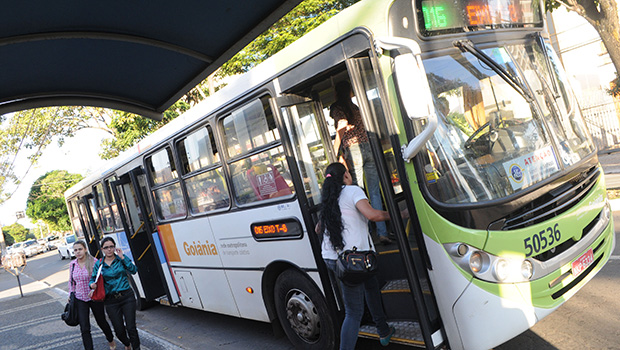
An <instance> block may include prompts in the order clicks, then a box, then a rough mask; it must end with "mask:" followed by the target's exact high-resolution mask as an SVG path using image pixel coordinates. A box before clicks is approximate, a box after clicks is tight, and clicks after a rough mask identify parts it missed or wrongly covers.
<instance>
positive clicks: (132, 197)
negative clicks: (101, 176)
mask: <svg viewBox="0 0 620 350" xmlns="http://www.w3.org/2000/svg"><path fill="white" fill-rule="evenodd" d="M111 190H112V193H113V195H114V198H116V201H117V202H118V203H121V206H122V208H123V210H119V214H120V216H121V221H122V223H123V227H124V229H125V233H126V235H127V240H128V242H129V246H130V248H131V251H132V253H133V255H134V257H135V261H134V263H135V264H136V267H137V268H138V276H140V283H141V286H142V289H143V291H144V295H141V296H140V298H142V299H144V300H140V301H141V302H147V303H148V302H149V301H153V300H158V299H161V298H162V297H167V302H168V303H172V304H175V303H177V302H179V298H178V295H177V293H176V291H175V290H172V293H171V289H170V286H173V285H174V284H172V283H173V282H172V279H171V278H170V271H169V269H168V265H167V262H166V259H165V257H164V254H163V251H162V249H161V243H160V241H159V237H158V234H157V229H156V228H155V225H154V223H153V213H152V211H151V210H150V206H149V205H148V202H147V193H148V192H147V189H146V177H145V175H144V172H143V171H142V168H141V167H136V168H134V169H133V170H131V171H129V172H128V173H126V174H124V175H122V176H120V178H119V179H118V180H116V181H112V182H111ZM164 300H166V299H164ZM164 303H165V302H164ZM139 306H140V304H139ZM143 306H144V307H145V306H146V305H143Z"/></svg>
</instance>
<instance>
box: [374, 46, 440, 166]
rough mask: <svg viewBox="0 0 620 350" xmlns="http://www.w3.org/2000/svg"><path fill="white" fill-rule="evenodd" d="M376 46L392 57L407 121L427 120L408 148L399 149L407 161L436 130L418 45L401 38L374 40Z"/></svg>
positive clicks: (435, 121) (432, 107)
mask: <svg viewBox="0 0 620 350" xmlns="http://www.w3.org/2000/svg"><path fill="white" fill-rule="evenodd" d="M376 46H377V47H378V48H379V49H380V50H382V51H388V52H389V53H390V56H391V57H393V58H394V73H395V75H396V79H395V80H396V84H397V87H398V92H399V94H400V97H401V101H402V103H403V105H404V107H405V112H406V113H407V116H408V117H409V119H411V120H414V121H415V120H424V119H426V121H427V123H426V127H425V128H424V130H423V131H422V132H421V133H419V134H418V135H416V136H415V137H414V138H413V139H411V140H410V141H409V144H408V145H403V146H402V153H403V159H404V160H405V161H407V162H409V161H411V159H412V158H413V157H415V155H416V154H417V153H418V152H419V151H420V149H422V147H423V146H424V144H425V143H426V142H427V141H428V140H429V139H430V138H431V136H432V135H433V133H435V129H437V114H436V113H435V107H434V106H433V103H432V102H433V98H432V94H431V89H430V86H429V84H428V80H427V78H426V72H425V71H424V66H423V65H422V58H421V50H420V46H419V45H418V43H416V42H415V41H413V40H411V39H406V38H400V37H381V38H377V39H376Z"/></svg>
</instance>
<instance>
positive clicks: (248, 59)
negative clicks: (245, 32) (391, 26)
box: [218, 0, 359, 76]
mask: <svg viewBox="0 0 620 350" xmlns="http://www.w3.org/2000/svg"><path fill="white" fill-rule="evenodd" d="M358 1H359V0H305V1H303V2H302V3H300V4H299V5H298V6H297V7H295V8H294V9H293V10H292V11H291V12H289V13H288V14H287V15H286V16H284V17H282V18H281V19H280V20H279V21H278V22H276V23H275V24H274V25H273V26H271V28H269V29H268V30H267V31H266V32H265V33H263V34H261V35H260V36H259V37H258V38H256V39H255V40H254V41H252V42H251V43H250V44H248V45H247V46H246V47H245V48H243V50H241V51H240V52H239V53H237V54H236V55H235V56H234V57H233V58H231V59H230V60H229V61H228V62H226V63H225V64H224V65H222V68H221V69H220V71H219V73H218V75H219V76H228V75H235V74H241V73H245V72H247V71H248V70H250V69H251V68H252V67H254V66H256V65H257V64H259V63H261V62H263V61H264V60H266V59H267V58H269V57H271V56H273V55H274V54H275V53H277V52H278V51H280V50H282V49H283V48H285V47H286V46H288V45H289V44H291V43H292V42H294V41H295V40H297V39H299V38H301V37H302V36H303V35H304V34H306V33H307V32H309V31H311V30H312V29H314V28H316V27H317V26H319V25H320V24H321V23H323V22H325V21H327V20H328V19H329V18H331V17H332V16H334V15H335V14H337V13H338V12H340V11H341V10H343V9H345V8H346V7H349V6H351V5H352V4H354V3H356V2H358Z"/></svg>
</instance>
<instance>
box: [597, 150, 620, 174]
mask: <svg viewBox="0 0 620 350" xmlns="http://www.w3.org/2000/svg"><path fill="white" fill-rule="evenodd" d="M598 161H599V162H601V165H602V166H603V171H604V172H605V174H620V149H609V150H605V151H599V152H598Z"/></svg>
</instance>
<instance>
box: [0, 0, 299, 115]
mask: <svg viewBox="0 0 620 350" xmlns="http://www.w3.org/2000/svg"><path fill="white" fill-rule="evenodd" d="M300 2H301V0H261V1H255V0H225V1H221V0H178V1H163V0H153V1H144V0H133V1H131V0H129V1H128V0H106V1H92V0H90V1H84V0H81V1H79V0H57V1H49V0H29V1H9V2H5V3H4V4H3V9H2V11H0V23H1V25H0V77H1V78H0V115H2V114H5V113H9V112H15V111H19V110H24V109H30V108H36V107H47V106H64V105H87V106H98V107H107V108H114V109H120V110H125V111H129V112H133V113H137V114H140V115H142V116H145V117H148V118H152V119H157V120H160V119H161V117H162V112H163V111H165V110H166V109H167V108H168V107H170V106H171V105H172V104H174V103H175V102H176V101H177V100H178V99H179V98H180V97H182V96H183V95H184V94H185V93H187V92H188V91H189V90H191V89H192V88H193V87H195V86H196V85H197V84H198V83H200V82H201V81H202V80H204V79H205V78H206V77H207V76H208V75H209V74H211V73H213V72H214V71H215V70H216V69H217V68H218V67H220V66H221V65H222V64H223V63H225V62H226V61H227V60H228V59H230V58H231V57H232V56H233V55H234V54H235V53H237V52H238V51H240V50H241V49H242V48H243V47H245V45H247V44H248V43H250V42H251V41H252V40H253V39H254V38H256V37H257V36H258V35H260V34H261V33H262V32H264V31H265V30H266V29H268V28H269V27H270V26H271V25H272V24H273V23H275V22H276V21H277V20H278V19H279V18H281V17H282V16H284V15H285V14H286V13H287V12H289V11H290V10H291V9H293V7H295V6H296V5H297V4H299V3H300Z"/></svg>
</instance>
